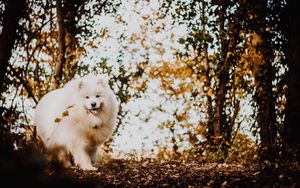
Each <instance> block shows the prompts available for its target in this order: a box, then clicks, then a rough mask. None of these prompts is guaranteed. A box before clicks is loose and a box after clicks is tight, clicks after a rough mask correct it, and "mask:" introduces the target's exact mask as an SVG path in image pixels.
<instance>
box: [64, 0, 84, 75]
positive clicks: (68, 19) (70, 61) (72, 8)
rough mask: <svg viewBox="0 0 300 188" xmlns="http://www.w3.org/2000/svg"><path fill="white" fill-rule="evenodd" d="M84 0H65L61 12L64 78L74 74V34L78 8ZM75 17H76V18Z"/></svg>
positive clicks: (76, 49) (75, 62)
mask: <svg viewBox="0 0 300 188" xmlns="http://www.w3.org/2000/svg"><path fill="white" fill-rule="evenodd" d="M84 2H85V1H74V0H65V1H64V7H63V12H64V13H65V22H64V24H65V27H64V28H65V43H66V54H65V57H66V64H65V65H66V66H65V68H66V70H65V71H64V73H65V79H66V80H71V79H72V78H73V77H74V75H75V69H76V65H77V53H78V50H79V49H78V41H77V39H76V35H77V34H78V29H77V22H78V20H79V18H78V11H79V8H80V7H82V6H83V5H84ZM76 18H78V19H77V20H76Z"/></svg>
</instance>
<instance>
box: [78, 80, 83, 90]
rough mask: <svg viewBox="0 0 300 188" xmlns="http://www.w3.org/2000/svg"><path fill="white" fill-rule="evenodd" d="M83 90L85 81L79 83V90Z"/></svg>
mask: <svg viewBox="0 0 300 188" xmlns="http://www.w3.org/2000/svg"><path fill="white" fill-rule="evenodd" d="M82 88H83V81H79V83H78V89H82Z"/></svg>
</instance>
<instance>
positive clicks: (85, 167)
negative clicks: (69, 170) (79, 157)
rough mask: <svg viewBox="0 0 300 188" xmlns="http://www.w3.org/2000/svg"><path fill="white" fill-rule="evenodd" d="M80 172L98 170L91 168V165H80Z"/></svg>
mask: <svg viewBox="0 0 300 188" xmlns="http://www.w3.org/2000/svg"><path fill="white" fill-rule="evenodd" d="M80 168H81V169H82V170H89V171H96V170H98V168H96V167H93V166H92V165H80Z"/></svg>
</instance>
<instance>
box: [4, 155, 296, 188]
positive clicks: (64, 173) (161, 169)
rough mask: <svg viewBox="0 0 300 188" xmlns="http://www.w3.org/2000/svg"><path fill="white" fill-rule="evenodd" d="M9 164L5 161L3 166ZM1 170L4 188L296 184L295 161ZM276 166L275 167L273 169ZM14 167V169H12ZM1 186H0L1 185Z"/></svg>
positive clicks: (119, 163) (124, 162)
mask: <svg viewBox="0 0 300 188" xmlns="http://www.w3.org/2000/svg"><path fill="white" fill-rule="evenodd" d="M7 165H9V163H8V164H7V163H6V164H5V165H4V167H7ZM13 165H14V166H15V165H16V167H17V169H15V168H7V169H5V168H3V166H2V169H1V171H0V172H1V174H0V180H1V182H2V183H8V185H10V186H7V187H20V186H22V187H28V186H30V187H71V188H76V187H85V188H89V187H180V188H181V187H187V188H192V187H242V188H245V187H293V188H297V187H300V170H299V169H300V168H299V164H287V165H285V166H282V167H278V166H275V167H268V168H266V167H262V166H260V165H251V166H242V165H236V164H218V163H197V162H176V161H172V162H163V163H160V162H153V161H150V160H144V161H128V160H119V159H118V160H117V159H114V160H109V161H106V162H104V161H103V162H101V163H99V164H97V166H98V167H99V169H98V171H96V172H86V171H82V170H80V169H78V168H75V167H74V168H70V169H61V168H54V166H49V165H46V166H45V165H44V166H43V167H42V168H41V167H40V166H38V165H32V164H25V165H24V164H23V163H20V164H18V163H17V164H16V162H15V161H14V164H13ZM276 167H277V168H276ZM16 170H17V171H16ZM1 187H2V186H1Z"/></svg>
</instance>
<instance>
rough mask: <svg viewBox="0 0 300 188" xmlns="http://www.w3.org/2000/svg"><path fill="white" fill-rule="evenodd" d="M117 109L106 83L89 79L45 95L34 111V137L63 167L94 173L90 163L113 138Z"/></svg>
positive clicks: (93, 78) (88, 77)
mask: <svg viewBox="0 0 300 188" xmlns="http://www.w3.org/2000/svg"><path fill="white" fill-rule="evenodd" d="M117 113H118V105H117V100H116V97H115V94H114V93H113V91H112V90H111V88H110V87H109V85H108V82H107V80H105V79H104V78H103V77H101V76H95V75H88V76H84V77H82V78H79V79H75V80H72V81H70V82H68V83H67V84H66V85H65V86H64V87H63V88H61V89H56V90H53V91H51V92H49V93H47V94H46V95H45V96H44V97H42V99H41V100H40V102H39V103H38V105H37V106H36V110H35V123H36V126H37V133H38V135H39V136H40V137H41V139H42V141H43V142H44V144H45V146H46V148H47V149H48V150H49V151H51V150H52V151H53V152H55V153H56V157H57V158H58V160H60V162H62V163H63V164H64V165H65V166H69V165H71V163H70V160H69V159H68V154H69V153H71V154H72V156H73V159H74V163H75V164H77V165H79V167H80V168H82V169H85V170H96V168H95V167H94V166H92V159H93V157H94V155H95V153H96V151H97V148H98V147H99V146H100V145H101V144H103V143H104V142H105V141H106V140H107V139H108V138H109V137H110V136H111V134H112V132H113V128H114V125H115V123H116V119H117Z"/></svg>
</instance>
